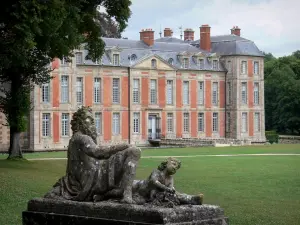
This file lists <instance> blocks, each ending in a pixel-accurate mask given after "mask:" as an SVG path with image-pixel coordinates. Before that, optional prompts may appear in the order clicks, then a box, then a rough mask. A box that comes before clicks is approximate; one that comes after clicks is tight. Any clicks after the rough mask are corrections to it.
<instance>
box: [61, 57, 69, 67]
mask: <svg viewBox="0 0 300 225" xmlns="http://www.w3.org/2000/svg"><path fill="white" fill-rule="evenodd" d="M60 65H62V66H67V65H68V61H67V58H66V57H65V56H63V57H62V59H61V60H60Z"/></svg>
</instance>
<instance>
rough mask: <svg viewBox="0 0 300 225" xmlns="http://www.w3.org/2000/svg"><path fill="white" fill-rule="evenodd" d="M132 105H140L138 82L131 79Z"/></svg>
mask: <svg viewBox="0 0 300 225" xmlns="http://www.w3.org/2000/svg"><path fill="white" fill-rule="evenodd" d="M132 91H133V103H135V104H138V103H140V80H139V79H133V90H132Z"/></svg>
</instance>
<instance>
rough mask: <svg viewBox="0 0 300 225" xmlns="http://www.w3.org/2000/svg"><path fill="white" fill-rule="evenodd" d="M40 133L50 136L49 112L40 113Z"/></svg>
mask: <svg viewBox="0 0 300 225" xmlns="http://www.w3.org/2000/svg"><path fill="white" fill-rule="evenodd" d="M42 119H43V123H42V135H43V137H49V136H50V113H43V115H42Z"/></svg>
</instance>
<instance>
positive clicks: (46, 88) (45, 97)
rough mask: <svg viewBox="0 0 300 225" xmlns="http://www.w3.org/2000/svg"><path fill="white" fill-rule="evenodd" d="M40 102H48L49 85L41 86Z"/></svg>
mask: <svg viewBox="0 0 300 225" xmlns="http://www.w3.org/2000/svg"><path fill="white" fill-rule="evenodd" d="M42 102H43V103H49V102H50V84H49V83H48V84H42Z"/></svg>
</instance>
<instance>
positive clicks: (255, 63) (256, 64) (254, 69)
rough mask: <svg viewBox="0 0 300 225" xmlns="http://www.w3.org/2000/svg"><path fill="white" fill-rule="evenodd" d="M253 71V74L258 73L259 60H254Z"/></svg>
mask: <svg viewBox="0 0 300 225" xmlns="http://www.w3.org/2000/svg"><path fill="white" fill-rule="evenodd" d="M253 73H254V74H255V75H258V74H259V62H257V61H255V62H254V66H253Z"/></svg>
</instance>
